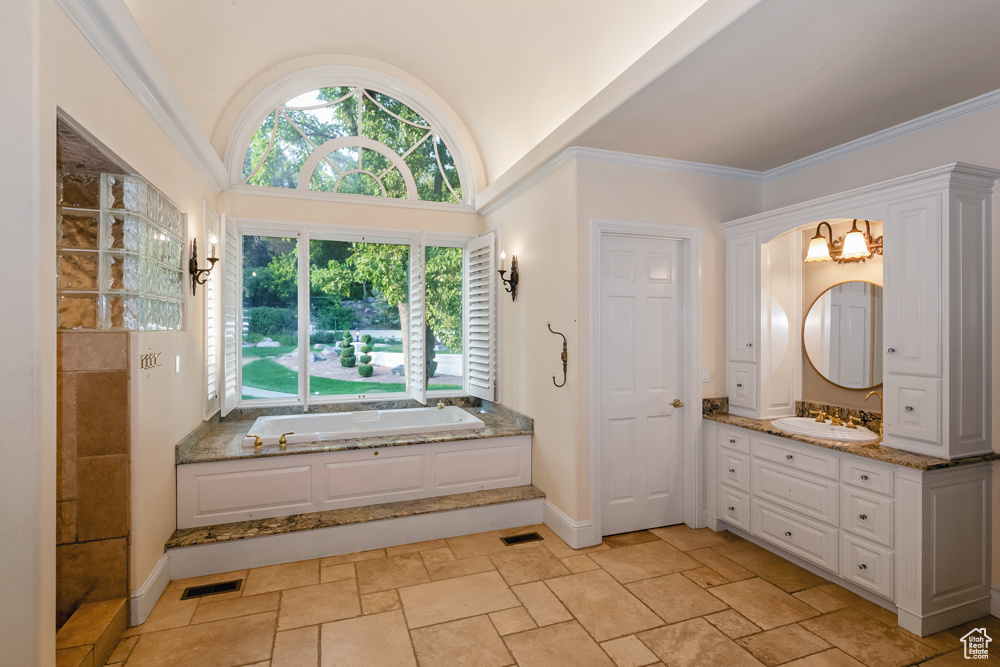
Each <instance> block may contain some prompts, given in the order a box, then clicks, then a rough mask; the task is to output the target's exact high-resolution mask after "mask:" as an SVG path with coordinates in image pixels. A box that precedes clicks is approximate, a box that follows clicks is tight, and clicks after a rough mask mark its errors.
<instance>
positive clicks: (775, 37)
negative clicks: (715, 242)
mask: <svg viewBox="0 0 1000 667" xmlns="http://www.w3.org/2000/svg"><path fill="white" fill-rule="evenodd" d="M998 34H1000V2H997V0H961V2H941V0H877V1H874V2H873V1H872V0H836V2H829V1H826V0H808V1H805V0H764V2H761V3H759V4H758V5H756V6H755V7H753V8H752V9H750V11H748V12H747V13H746V14H744V15H743V16H742V17H740V18H739V19H737V20H736V21H734V22H733V23H732V24H730V25H729V26H728V27H727V28H725V29H723V30H722V31H721V32H720V33H719V34H717V35H716V36H715V37H714V38H713V39H712V40H710V41H709V42H707V43H706V44H704V45H703V46H701V47H700V48H698V49H697V50H695V51H694V52H693V53H692V54H691V55H689V56H688V57H687V58H685V59H684V60H682V61H681V62H680V63H678V64H677V65H675V66H674V67H673V68H671V69H669V70H668V71H666V72H665V73H664V74H662V75H661V76H660V77H659V78H658V79H656V80H655V81H654V82H653V83H652V84H651V85H649V86H647V87H646V88H644V89H643V90H642V91H640V92H639V93H638V94H636V95H635V96H634V97H632V98H631V99H629V100H627V101H626V102H625V103H624V104H622V105H621V106H619V107H618V108H617V109H616V110H615V111H613V112H612V113H610V114H609V115H607V116H606V117H604V118H603V119H602V120H601V121H599V122H597V123H596V124H595V125H593V126H592V127H591V128H590V129H589V130H587V131H585V132H583V133H582V134H580V135H579V136H578V137H576V139H575V140H574V141H573V142H571V143H572V144H573V145H580V146H587V147H592V148H602V149H607V150H616V151H623V152H628V153H638V154H643V155H653V156H657V157H666V158H673V159H678V160H689V161H693V162H703V163H707V164H716V165H724V166H728V167H737V168H742V169H752V170H756V171H766V170H768V169H773V168H775V167H779V166H781V165H784V164H787V163H789V162H792V161H794V160H797V159H800V158H803V157H807V156H809V155H812V154H814V153H817V152H820V151H823V150H825V149H828V148H832V147H834V146H838V145H840V144H843V143H845V142H848V141H851V140H854V139H857V138H860V137H863V136H866V135H868V134H871V133H873V132H877V131H879V130H883V129H886V128H889V127H892V126H894V125H897V124H899V123H902V122H905V121H908V120H911V119H913V118H917V117H920V116H923V115H925V114H928V113H930V112H933V111H937V110H939V109H942V108H945V107H948V106H951V105H953V104H956V103H958V102H961V101H963V100H967V99H970V98H972V97H976V96H978V95H982V94H984V93H987V92H990V91H993V90H997V89H1000V39H998V38H997V35H998Z"/></svg>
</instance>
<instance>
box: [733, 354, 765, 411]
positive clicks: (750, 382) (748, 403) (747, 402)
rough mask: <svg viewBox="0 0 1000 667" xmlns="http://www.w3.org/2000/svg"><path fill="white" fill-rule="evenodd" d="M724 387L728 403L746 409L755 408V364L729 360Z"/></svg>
mask: <svg viewBox="0 0 1000 667" xmlns="http://www.w3.org/2000/svg"><path fill="white" fill-rule="evenodd" d="M727 374H728V377H727V378H726V389H727V391H728V393H729V405H734V406H736V407H739V408H746V409H748V410H756V409H757V364H746V363H738V362H735V361H731V362H729V368H728V371H727Z"/></svg>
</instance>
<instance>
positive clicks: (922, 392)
mask: <svg viewBox="0 0 1000 667" xmlns="http://www.w3.org/2000/svg"><path fill="white" fill-rule="evenodd" d="M940 396H941V379H940V378H926V377H913V376H909V375H886V378H885V413H884V415H883V419H885V425H884V429H885V433H886V435H888V436H890V437H893V436H894V437H900V438H908V439H911V440H923V441H924V442H931V443H935V444H937V443H940V442H941V399H940Z"/></svg>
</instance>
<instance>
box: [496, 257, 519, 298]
mask: <svg viewBox="0 0 1000 667" xmlns="http://www.w3.org/2000/svg"><path fill="white" fill-rule="evenodd" d="M506 260H507V253H505V252H502V253H500V270H499V271H498V272H497V273H499V274H500V281H501V282H502V283H503V284H504V285H507V291H508V292H510V300H511V301H517V255H513V256H512V257H511V258H510V279H509V280H508V279H507V278H506V277H505V276H506V274H507V271H506V265H505V264H506Z"/></svg>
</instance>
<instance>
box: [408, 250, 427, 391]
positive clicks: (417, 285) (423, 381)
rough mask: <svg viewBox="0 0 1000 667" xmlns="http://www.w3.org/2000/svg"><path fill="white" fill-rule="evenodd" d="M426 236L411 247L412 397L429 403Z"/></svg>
mask: <svg viewBox="0 0 1000 667" xmlns="http://www.w3.org/2000/svg"><path fill="white" fill-rule="evenodd" d="M424 264H425V261H424V236H423V234H421V235H420V236H419V238H416V239H414V240H413V243H412V244H411V245H410V303H409V310H410V316H409V317H410V323H409V326H410V332H409V336H410V378H409V381H410V397H411V398H413V399H414V400H417V401H420V402H421V403H426V402H427V377H426V368H425V366H426V364H427V359H426V354H427V353H426V351H425V349H424V346H425V345H426V341H425V328H426V324H425V322H426V316H425V313H424V300H425V295H424Z"/></svg>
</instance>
